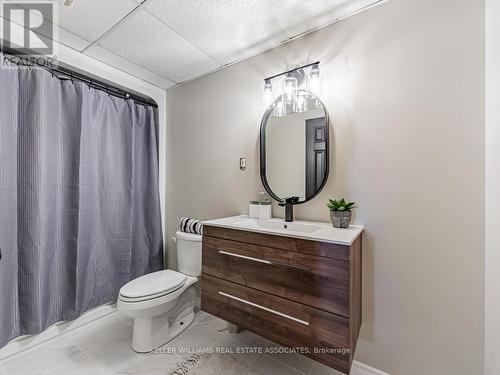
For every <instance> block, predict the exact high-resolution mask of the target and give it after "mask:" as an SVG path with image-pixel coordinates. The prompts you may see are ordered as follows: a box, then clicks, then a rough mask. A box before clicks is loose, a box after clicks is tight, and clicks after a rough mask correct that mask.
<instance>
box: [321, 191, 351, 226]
mask: <svg viewBox="0 0 500 375" xmlns="http://www.w3.org/2000/svg"><path fill="white" fill-rule="evenodd" d="M355 204H356V202H346V201H345V199H344V198H342V199H339V200H336V199H329V201H328V203H327V206H328V208H329V209H330V219H331V220H332V225H333V227H334V228H349V224H350V223H351V210H352V209H353V208H355V207H356V206H355Z"/></svg>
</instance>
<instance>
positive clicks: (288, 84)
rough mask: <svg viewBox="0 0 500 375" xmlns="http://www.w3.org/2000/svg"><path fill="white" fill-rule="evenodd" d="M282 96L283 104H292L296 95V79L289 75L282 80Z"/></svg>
mask: <svg viewBox="0 0 500 375" xmlns="http://www.w3.org/2000/svg"><path fill="white" fill-rule="evenodd" d="M283 95H284V97H285V98H284V101H285V104H294V102H295V98H296V95H297V78H295V77H293V76H292V75H290V74H288V75H287V76H286V78H285V79H284V80H283Z"/></svg>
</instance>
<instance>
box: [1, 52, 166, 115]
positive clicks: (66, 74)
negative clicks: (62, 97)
mask: <svg viewBox="0 0 500 375" xmlns="http://www.w3.org/2000/svg"><path fill="white" fill-rule="evenodd" d="M0 53H2V54H3V55H4V57H3V58H2V59H4V58H5V56H8V58H7V59H8V60H9V61H10V62H12V63H15V64H17V65H23V66H27V67H28V68H32V67H33V65H36V66H38V67H39V68H42V69H45V70H46V71H48V72H50V73H51V74H52V76H53V77H55V78H57V79H60V80H70V81H79V82H82V83H85V84H86V85H87V86H89V88H94V89H96V90H99V91H104V92H105V93H107V94H108V95H113V96H114V97H117V98H120V99H124V100H133V101H134V102H136V103H139V104H142V105H145V106H151V107H155V108H158V104H157V103H156V102H155V101H154V100H152V99H148V98H144V97H141V96H138V95H136V94H133V93H129V92H127V91H125V90H123V89H121V88H118V87H116V86H113V85H110V84H108V83H105V82H102V81H99V80H98V79H94V78H91V77H89V76H86V75H84V74H82V73H78V72H75V71H73V70H71V69H68V68H63V67H57V68H55V67H49V66H47V65H45V64H42V63H38V62H37V59H33V60H30V63H29V64H25V63H24V60H23V59H22V58H20V57H18V56H16V55H14V54H13V53H12V52H10V51H9V49H8V48H1V49H0ZM16 61H17V62H16Z"/></svg>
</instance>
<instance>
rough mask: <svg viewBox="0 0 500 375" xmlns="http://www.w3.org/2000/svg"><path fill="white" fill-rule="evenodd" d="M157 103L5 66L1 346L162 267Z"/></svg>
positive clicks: (0, 140)
mask: <svg viewBox="0 0 500 375" xmlns="http://www.w3.org/2000/svg"><path fill="white" fill-rule="evenodd" d="M155 118H156V114H155V110H154V109H153V108H151V107H145V106H142V105H138V104H134V103H132V102H131V101H125V100H123V99H120V98H116V97H110V96H108V95H107V94H106V93H104V92H101V91H98V90H94V89H89V87H87V86H86V85H85V84H83V83H79V82H74V83H73V82H71V81H69V80H66V81H63V80H59V79H57V78H54V77H52V76H51V74H50V73H49V72H47V71H44V70H40V69H35V70H32V71H29V70H26V69H17V70H10V69H9V70H5V69H0V251H1V259H0V347H1V346H3V345H4V344H5V343H7V342H8V341H9V340H11V339H12V338H14V337H16V336H19V335H24V334H34V333H38V332H40V331H42V330H44V329H45V328H47V327H48V326H50V325H51V324H53V323H55V322H58V321H62V320H71V319H74V318H76V317H78V316H79V315H80V314H82V313H83V312H85V311H86V310H88V309H91V308H93V307H96V306H99V305H101V304H104V303H107V302H112V301H115V300H116V297H117V295H118V291H119V288H120V287H121V286H122V285H123V284H125V283H126V282H127V281H129V280H131V279H132V278H135V277H138V276H140V275H143V274H145V273H148V272H152V271H156V270H159V269H161V266H162V264H161V263H162V247H163V244H162V233H161V218H160V203H159V184H158V132H157V126H156V120H155Z"/></svg>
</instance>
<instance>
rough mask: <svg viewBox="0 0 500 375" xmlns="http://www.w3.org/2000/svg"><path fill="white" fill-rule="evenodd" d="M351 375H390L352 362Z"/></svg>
mask: <svg viewBox="0 0 500 375" xmlns="http://www.w3.org/2000/svg"><path fill="white" fill-rule="evenodd" d="M351 375H390V374H389V373H387V372H384V371H381V370H378V369H376V368H374V367H370V366H368V365H365V364H364V363H361V362H358V361H354V362H353V363H352V368H351Z"/></svg>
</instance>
